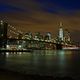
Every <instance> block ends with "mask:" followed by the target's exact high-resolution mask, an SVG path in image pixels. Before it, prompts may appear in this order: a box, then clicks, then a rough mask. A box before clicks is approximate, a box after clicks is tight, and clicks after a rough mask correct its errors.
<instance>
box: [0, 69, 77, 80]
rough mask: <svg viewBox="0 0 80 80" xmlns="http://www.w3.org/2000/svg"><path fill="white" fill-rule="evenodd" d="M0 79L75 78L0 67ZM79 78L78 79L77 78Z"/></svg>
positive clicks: (42, 79) (68, 79)
mask: <svg viewBox="0 0 80 80" xmlns="http://www.w3.org/2000/svg"><path fill="white" fill-rule="evenodd" d="M0 80H75V79H72V78H71V77H67V76H64V77H53V76H40V75H25V74H21V73H18V72H13V71H8V70H4V69H0ZM77 80H78V79H77Z"/></svg>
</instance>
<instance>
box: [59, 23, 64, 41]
mask: <svg viewBox="0 0 80 80" xmlns="http://www.w3.org/2000/svg"><path fill="white" fill-rule="evenodd" d="M62 27H63V25H62V22H60V26H59V39H60V40H61V41H63V40H64V32H63V28H62Z"/></svg>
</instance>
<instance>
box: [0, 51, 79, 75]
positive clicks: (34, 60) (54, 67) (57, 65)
mask: <svg viewBox="0 0 80 80" xmlns="http://www.w3.org/2000/svg"><path fill="white" fill-rule="evenodd" d="M0 65H1V67H3V68H6V69H9V70H15V71H18V72H22V73H25V74H40V75H59V76H63V75H68V76H70V75H76V74H78V75H80V69H79V68H80V54H79V51H63V50H35V51H33V52H31V53H30V52H23V53H21V52H18V53H2V54H1V55H0Z"/></svg>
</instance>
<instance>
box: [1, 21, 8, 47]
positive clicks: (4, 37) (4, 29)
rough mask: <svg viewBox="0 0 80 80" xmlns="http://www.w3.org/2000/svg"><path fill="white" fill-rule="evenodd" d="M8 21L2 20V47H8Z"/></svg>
mask: <svg viewBox="0 0 80 80" xmlns="http://www.w3.org/2000/svg"><path fill="white" fill-rule="evenodd" d="M7 28H8V23H7V22H4V21H2V20H1V21H0V47H1V48H2V47H3V48H6V44H7Z"/></svg>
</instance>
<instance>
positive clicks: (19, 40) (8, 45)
mask: <svg viewBox="0 0 80 80" xmlns="http://www.w3.org/2000/svg"><path fill="white" fill-rule="evenodd" d="M13 35H15V36H14V37H13ZM0 48H5V49H61V48H62V46H61V43H60V42H56V41H55V40H54V39H50V33H47V35H46V36H45V38H43V36H42V35H40V33H39V32H36V33H35V36H34V37H33V35H32V33H31V32H29V33H24V32H22V31H21V30H17V29H16V27H14V26H12V25H11V24H9V23H7V22H4V21H0Z"/></svg>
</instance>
